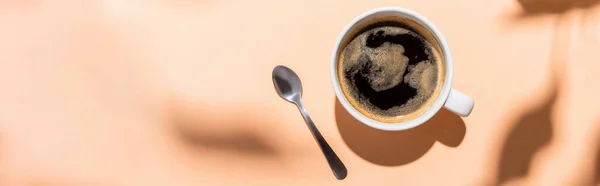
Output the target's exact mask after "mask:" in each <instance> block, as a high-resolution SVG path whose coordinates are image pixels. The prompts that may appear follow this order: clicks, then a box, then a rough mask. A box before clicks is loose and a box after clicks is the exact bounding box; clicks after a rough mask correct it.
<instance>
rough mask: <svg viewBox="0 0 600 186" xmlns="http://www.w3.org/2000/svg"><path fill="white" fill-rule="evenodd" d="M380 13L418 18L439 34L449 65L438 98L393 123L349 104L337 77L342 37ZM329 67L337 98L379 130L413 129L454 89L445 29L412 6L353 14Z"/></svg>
mask: <svg viewBox="0 0 600 186" xmlns="http://www.w3.org/2000/svg"><path fill="white" fill-rule="evenodd" d="M381 13H393V14H395V15H394V16H400V17H402V18H408V19H411V20H412V21H415V22H416V23H418V24H420V25H421V26H423V27H424V28H426V29H427V30H428V31H429V32H431V34H432V35H433V37H434V38H436V39H437V41H438V42H439V45H440V48H441V50H442V51H441V52H442V55H441V56H442V57H443V59H444V62H445V67H446V73H445V80H444V84H443V85H442V90H441V91H440V94H439V95H438V98H437V99H436V100H435V101H434V102H433V104H432V105H431V106H430V107H429V108H428V109H427V110H426V111H425V112H423V113H422V114H421V115H420V116H418V117H416V118H414V119H411V120H407V121H403V122H394V123H387V122H381V121H377V120H374V119H371V118H369V117H367V116H365V115H363V114H362V113H360V112H359V111H358V110H356V109H355V108H354V107H353V106H352V105H350V102H349V101H348V100H347V98H346V97H345V95H344V94H343V92H342V90H341V87H340V83H339V80H338V76H337V58H338V53H339V52H338V50H340V49H341V48H340V45H341V43H342V41H343V40H344V39H345V38H346V37H347V36H348V32H349V31H350V30H351V29H352V28H353V27H354V26H355V25H357V23H359V22H360V21H362V20H364V19H366V18H368V17H369V16H372V15H375V14H381ZM330 70H331V72H330V75H331V80H332V83H333V87H334V91H335V94H336V98H337V99H338V101H339V102H340V103H341V104H342V106H343V107H344V109H346V111H348V112H349V113H350V115H352V116H353V117H354V118H356V119H357V120H359V121H360V122H362V123H364V124H366V125H368V126H370V127H373V128H376V129H380V130H387V131H398V130H406V129H411V128H414V127H416V126H419V125H421V124H423V123H425V122H426V121H427V120H429V119H431V118H432V117H433V116H434V115H435V114H436V113H437V112H438V111H439V110H440V109H441V108H442V106H444V103H445V102H446V100H447V99H448V96H449V95H450V91H451V87H452V77H453V72H454V70H453V68H452V56H451V53H450V49H449V46H448V43H447V42H446V40H445V38H444V37H443V35H442V33H441V32H440V31H439V30H438V29H437V27H435V26H434V25H433V23H432V22H431V21H429V20H428V19H427V18H425V16H423V15H421V14H419V13H417V12H415V11H412V10H409V9H406V8H401V7H380V8H375V9H371V10H368V11H366V12H364V13H362V14H360V15H359V16H357V17H356V18H354V19H353V20H352V21H351V22H350V23H349V24H348V25H346V27H345V28H344V30H343V31H342V32H341V33H340V35H339V37H338V39H337V41H336V43H335V45H334V48H333V54H332V57H331V67H330Z"/></svg>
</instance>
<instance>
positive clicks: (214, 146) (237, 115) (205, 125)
mask: <svg viewBox="0 0 600 186" xmlns="http://www.w3.org/2000/svg"><path fill="white" fill-rule="evenodd" d="M206 109H210V108H206ZM204 111H206V110H205V109H199V108H196V107H192V106H189V105H188V106H186V105H185V104H179V105H178V106H177V108H173V109H172V110H171V112H172V114H171V122H172V125H171V126H172V128H173V131H174V132H175V134H176V136H178V137H179V139H180V140H181V142H183V144H185V145H187V146H188V147H190V148H192V149H194V148H202V149H208V150H213V151H221V152H226V153H233V154H237V155H250V156H267V157H270V158H277V157H280V156H281V153H280V151H278V149H277V148H276V147H275V145H274V144H273V143H271V141H270V140H269V139H268V138H267V137H266V136H264V133H261V132H260V130H258V129H255V128H253V127H252V126H269V125H265V124H264V123H257V122H261V121H262V122H271V121H270V120H266V119H261V118H257V117H252V115H251V114H249V113H248V112H247V110H244V109H241V110H240V109H234V110H231V111H230V112H228V113H227V114H226V115H219V116H216V117H215V116H209V114H206V113H204ZM249 123H250V124H249ZM219 126H226V128H225V129H223V128H219Z"/></svg>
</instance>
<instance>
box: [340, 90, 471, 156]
mask: <svg viewBox="0 0 600 186" xmlns="http://www.w3.org/2000/svg"><path fill="white" fill-rule="evenodd" d="M335 118H336V123H337V126H338V129H339V131H340V135H341V136H342V139H343V140H344V142H345V143H346V145H348V147H349V148H350V149H351V150H352V151H353V152H354V153H356V154H357V155H358V156H360V157H361V158H363V159H365V160H367V161H369V162H371V163H374V164H377V165H383V166H398V165H405V164H408V163H411V162H413V161H415V160H417V159H419V158H421V157H422V156H423V155H425V153H427V151H429V149H430V148H431V147H432V146H433V144H434V142H436V141H440V142H441V143H442V144H444V145H446V146H449V147H457V146H459V145H460V144H461V142H462V140H463V139H464V136H465V133H466V130H467V129H466V126H465V123H464V121H463V120H462V118H461V117H460V116H457V115H455V114H453V113H451V112H450V111H447V110H445V109H441V110H440V111H439V112H438V113H437V114H436V115H435V116H434V117H433V118H431V119H430V120H429V121H427V122H426V123H423V124H422V125H420V126H417V127H415V128H412V129H408V130H404V131H383V130H379V129H375V128H372V127H369V126H367V125H365V124H363V123H361V122H360V121H358V120H356V119H355V118H354V117H353V116H352V115H350V113H348V111H346V109H344V107H343V106H342V104H341V103H340V102H339V101H338V100H337V99H335Z"/></svg>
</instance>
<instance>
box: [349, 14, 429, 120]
mask: <svg viewBox="0 0 600 186" xmlns="http://www.w3.org/2000/svg"><path fill="white" fill-rule="evenodd" d="M340 55H341V56H340V59H339V62H340V64H339V67H340V68H341V70H340V71H339V72H338V73H342V74H340V75H339V77H340V81H343V82H341V83H342V84H343V85H342V90H343V91H344V92H345V94H347V95H348V96H350V97H351V99H352V100H353V101H351V102H355V103H356V105H354V106H355V107H357V109H359V111H361V112H368V113H370V115H371V116H372V117H381V118H379V119H384V120H385V118H387V117H397V116H402V115H407V114H410V113H412V112H415V111H417V110H419V109H420V108H421V107H422V106H423V105H424V104H426V103H427V101H428V100H429V98H430V97H432V95H433V93H434V91H435V89H436V87H437V85H438V74H439V66H440V65H439V64H437V63H439V62H438V60H437V58H436V57H434V56H433V51H432V48H431V46H430V45H429V43H428V42H427V41H426V40H425V39H423V37H421V36H420V35H418V34H417V33H415V32H414V31H412V29H410V28H407V27H401V26H385V25H382V26H378V27H373V28H369V29H367V30H365V31H364V32H362V33H360V34H359V35H357V36H356V37H355V38H353V39H352V40H351V41H350V43H348V45H347V46H346V47H345V48H344V50H343V51H342V53H341V54H340Z"/></svg>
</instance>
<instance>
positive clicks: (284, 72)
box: [273, 65, 348, 180]
mask: <svg viewBox="0 0 600 186" xmlns="http://www.w3.org/2000/svg"><path fill="white" fill-rule="evenodd" d="M273 85H275V89H276V90H277V94H279V96H281V98H283V99H285V100H286V101H289V102H291V103H294V104H295V105H296V106H297V107H298V109H299V110H300V113H302V116H303V117H304V121H305V122H306V125H307V126H308V128H309V129H310V132H311V133H312V135H313V137H314V138H315V140H316V141H317V143H318V144H319V147H320V148H321V151H323V154H324V155H325V158H326V159H327V162H328V163H329V167H330V168H331V171H332V172H333V175H335V177H336V178H337V179H338V180H342V179H344V178H346V175H347V174H348V170H346V166H344V164H343V163H342V161H341V160H340V158H338V156H337V155H336V154H335V152H333V149H331V147H330V146H329V144H327V141H325V138H323V136H322V135H321V133H320V132H319V130H318V129H317V127H316V126H315V124H314V123H313V121H312V119H310V116H308V112H306V109H304V106H303V105H302V102H301V98H302V82H300V78H299V77H298V75H296V73H295V72H294V71H293V70H292V69H290V68H288V67H285V66H283V65H278V66H276V67H275V69H273Z"/></svg>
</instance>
